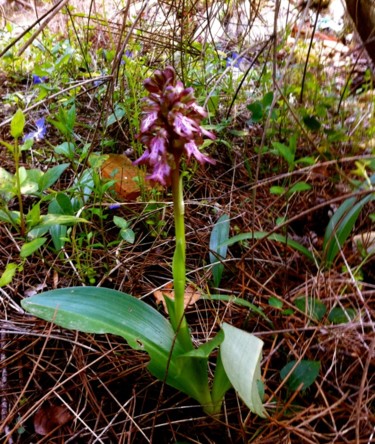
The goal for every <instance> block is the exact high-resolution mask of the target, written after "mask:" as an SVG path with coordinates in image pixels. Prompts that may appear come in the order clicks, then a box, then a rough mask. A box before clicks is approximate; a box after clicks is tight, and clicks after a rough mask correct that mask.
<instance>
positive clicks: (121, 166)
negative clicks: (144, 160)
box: [101, 154, 144, 201]
mask: <svg viewBox="0 0 375 444" xmlns="http://www.w3.org/2000/svg"><path fill="white" fill-rule="evenodd" d="M101 172H102V177H103V178H104V179H111V180H115V181H116V183H115V185H114V190H115V191H116V194H117V195H118V197H119V198H120V199H121V200H128V201H129V200H136V199H137V197H138V196H139V195H140V194H141V190H140V188H139V185H138V183H139V182H138V178H140V179H141V180H144V173H143V171H142V170H140V169H139V168H138V167H136V166H134V165H133V164H132V162H131V160H130V159H129V158H128V157H126V156H125V154H109V155H108V159H107V160H106V161H105V162H104V163H103V165H102V167H101Z"/></svg>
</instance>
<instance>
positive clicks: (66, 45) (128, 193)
mask: <svg viewBox="0 0 375 444" xmlns="http://www.w3.org/2000/svg"><path fill="white" fill-rule="evenodd" d="M96 3H98V4H99V3H100V5H96ZM118 3H119V5H117V3H116V2H113V3H111V8H113V9H111V10H110V11H109V10H107V11H105V12H103V10H102V9H101V8H102V7H103V5H102V4H101V2H88V5H86V6H87V7H86V8H85V9H84V12H82V13H80V11H79V10H78V9H75V8H78V6H77V4H76V2H71V9H69V10H68V9H62V10H61V13H59V14H57V15H56V16H55V17H54V20H53V21H51V22H50V23H49V25H48V26H49V27H48V26H47V25H46V27H45V28H44V29H43V32H41V33H40V35H38V36H35V40H34V41H33V43H31V42H28V41H27V39H28V38H30V36H31V35H33V32H35V31H36V29H37V28H36V27H34V28H32V29H31V30H30V31H29V33H28V34H26V35H25V37H23V39H20V40H19V41H17V42H15V43H14V44H13V45H10V46H9V48H6V47H7V45H8V44H9V43H10V42H13V39H14V37H15V36H17V35H19V30H20V28H17V26H16V24H11V23H12V21H11V20H10V21H8V20H6V19H5V18H4V20H5V23H7V26H4V30H3V31H1V32H0V52H1V53H2V55H1V57H0V100H1V107H0V140H1V141H3V142H5V145H4V144H3V146H0V167H1V170H0V302H1V304H0V332H1V336H0V346H1V347H0V370H1V382H0V403H1V422H0V440H1V442H4V443H7V444H12V443H25V444H28V443H38V444H42V443H56V444H57V443H75V444H79V443H82V444H86V443H116V444H117V443H151V442H153V443H155V444H158V443H200V444H206V443H207V444H208V443H250V442H252V443H258V444H266V443H316V444H322V443H327V444H330V443H358V444H360V443H371V442H374V440H375V410H374V405H375V404H374V401H375V400H374V393H375V390H374V388H375V380H374V365H375V352H374V348H375V272H374V263H375V262H374V255H373V254H374V251H375V248H374V239H375V231H374V230H373V221H374V219H375V217H374V214H375V209H374V204H373V195H374V193H373V186H374V183H375V175H374V171H375V156H374V150H375V146H374V145H375V144H374V127H375V119H374V104H375V97H374V92H373V84H372V74H371V72H372V69H371V68H372V67H371V64H370V62H369V60H368V58H367V57H366V56H365V55H364V54H363V53H362V52H361V48H360V46H359V45H358V42H357V41H356V39H355V38H353V39H351V40H350V39H347V38H344V37H342V35H343V32H344V34H345V36H347V34H348V33H349V31H350V29H349V28H348V25H347V24H343V23H338V20H339V19H337V17H332V14H330V13H329V12H327V11H328V10H324V11H323V13H324V14H322V16H324V17H325V22H324V21H323V22H324V23H329V25H328V28H323V26H324V23H323V25H321V26H322V28H321V29H314V23H318V20H316V21H315V18H316V15H314V14H315V12H314V11H311V10H305V9H304V7H303V6H300V7H299V8H297V6H296V5H295V4H293V3H292V2H284V1H283V2H282V7H283V8H284V7H287V6H288V5H292V6H293V8H292V9H293V10H291V11H289V10H288V9H285V10H283V11H282V12H280V16H279V19H280V26H281V22H282V21H283V20H284V22H285V20H286V17H289V18H288V20H290V26H288V27H287V28H286V29H285V30H283V28H280V29H282V30H281V31H280V33H279V34H278V39H277V40H274V39H272V29H273V25H272V26H271V25H270V21H269V20H270V19H269V17H271V12H272V11H273V8H272V7H271V8H269V9H267V4H266V5H264V4H263V2H262V12H263V19H264V17H268V21H267V24H268V25H269V27H265V30H263V31H264V34H263V35H262V36H260V34H259V28H257V23H258V22H257V21H256V20H258V19H259V17H260V15H258V14H256V20H254V21H253V22H251V21H249V20H248V19H246V14H248V13H249V11H246V8H245V6H244V5H245V4H247V2H244V3H241V2H237V3H238V4H237V5H234V4H233V5H232V4H231V5H229V6H228V5H227V4H226V2H223V5H221V6H222V8H224V9H222V11H221V12H220V11H219V10H216V9H212V8H214V6H212V5H215V2H213V3H212V5H211V7H210V8H211V9H210V8H208V6H204V5H203V3H204V2H196V4H194V7H193V6H191V9H187V7H186V4H185V2H182V4H181V5H179V4H177V3H176V2H172V1H171V2H161V1H160V2H156V1H155V2H152V5H151V3H150V5H149V7H148V9H144V10H142V8H143V7H144V5H145V4H144V3H143V2H134V4H133V2H132V8H133V9H131V10H129V11H127V13H128V17H132V20H130V21H125V22H123V21H122V20H123V17H124V13H125V12H126V2H124V5H122V4H121V2H118ZM193 3H194V2H193ZM201 3H202V4H201ZM208 3H209V4H211V3H210V2H208ZM229 3H231V2H229ZM234 3H236V2H234ZM272 4H273V2H271V6H272ZM90 5H91V6H92V9H90V8H89V7H90ZM184 5H185V6H184ZM120 6H121V7H120ZM268 6H269V5H268ZM42 7H43V10H42V9H41V8H42ZM48 7H49V4H48V5H46V4H44V5H42V4H39V3H38V5H37V12H38V13H39V14H40V13H41V12H42V11H47V10H48V9H47V8H48ZM96 7H97V8H98V9H96ZM38 8H39V9H38ZM152 8H155V9H152ZM181 8H182V9H181ZM184 8H185V9H184ZM194 8H195V9H194ZM241 8H242V9H241ZM29 10H30V11H29V12H28V14H29V13H30V14H31V15H30V17H32V16H34V14H35V11H32V8H29ZM89 10H90V12H88V11H89ZM114 11H115V12H114ZM119 11H123V12H124V11H125V12H124V13H120V12H119ZM155 11H157V13H156V12H155ZM223 11H224V12H223ZM288 11H289V12H290V14H289V15H288V14H286V15H283V14H284V12H288ZM16 13H17V15H16V16H15V17H17V20H18V21H20V20H21V18H20V17H24V16H25V14H24V10H21V13H20V10H19V9H18V10H17V11H16ZM90 14H91V15H90ZM131 14H133V16H132V15H131ZM153 14H154V15H153ZM194 14H195V15H196V16H199V17H206V16H209V17H210V20H209V21H208V23H209V25H207V23H206V24H202V23H204V22H203V19H202V21H201V22H199V20H196V21H194V20H193V18H192V17H194V16H195V15H194ZM210 14H212V15H210ZM267 14H270V15H269V16H268V15H267ZM304 14H306V15H304ZM5 17H6V15H5ZM134 17H138V18H137V20H138V21H137V22H136V24H137V26H136V29H133V28H132V27H131V26H132V25H131V24H132V23H133V24H134V23H135V18H134ZM88 18H89V20H87V19H88ZM329 20H331V21H330V22H329ZM239 22H240V23H242V22H244V23H245V22H246V23H250V22H251V23H253V28H252V29H253V30H254V34H253V37H251V38H252V39H253V40H250V41H247V40H246V39H247V37H246V36H247V35H248V34H247V33H246V32H243V30H242V31H241V29H240V27H239V25H238V23H239ZM123 23H125V24H124V26H122V25H123ZM231 23H232V24H233V23H237V27H236V29H235V30H234V25H233V26H232V27H231V26H230V24H231ZM288 23H289V22H288ZM319 23H320V22H319ZM151 24H152V25H151ZM176 24H177V25H178V26H177V25H176ZM224 24H225V26H224ZM333 24H336V25H337V26H339V29H337V28H334V26H333ZM22 25H23V26H25V25H24V24H22ZM175 25H176V26H175ZM193 25H194V26H193ZM150 26H151V28H150ZM152 26H154V27H152ZM220 26H221V27H222V29H221V28H220ZM176 29H177V30H176ZM199 29H200V31H199V32H198V30H199ZM88 30H90V32H89V31H88ZM181 30H184V33H183V35H182V36H181V34H180V31H181ZM267 30H270V32H269V33H268V31H267ZM213 31H215V32H217V34H215V36H213ZM266 31H267V32H266ZM244 36H245V37H244ZM211 37H212V40H210V39H211ZM23 45H25V46H23ZM4 48H6V50H5V51H4ZM23 48H24V51H22V49H23ZM121 49H123V50H124V51H123V52H124V54H125V56H124V57H122V54H120V56H119V57H118V55H119V53H120V52H121ZM116 60H117V63H116ZM167 64H172V65H174V66H175V67H176V71H177V72H178V73H179V76H180V77H181V78H182V79H183V80H184V82H185V83H186V84H189V85H191V86H193V87H194V89H195V93H196V97H197V98H198V100H199V101H200V103H201V104H202V105H205V106H206V108H207V109H208V110H209V112H210V116H209V119H208V122H207V124H208V127H209V129H210V130H211V131H214V132H215V133H216V135H217V139H216V141H215V142H214V143H212V144H210V145H207V146H206V147H205V151H206V152H207V153H208V154H209V155H210V156H211V157H212V158H213V159H215V161H216V164H215V165H206V166H200V165H199V166H197V165H195V164H194V162H191V163H190V164H187V165H184V172H185V177H184V181H185V195H184V197H185V221H186V236H187V262H186V268H187V271H188V275H187V277H188V281H189V283H190V284H191V285H192V286H193V287H194V289H195V291H196V295H197V297H196V300H195V301H194V303H193V304H191V305H189V306H188V307H187V308H186V316H187V319H188V322H189V325H190V327H191V331H192V335H193V337H194V341H195V342H196V344H202V343H204V342H206V341H207V340H208V339H210V338H212V337H213V335H214V334H215V333H216V332H217V331H218V330H219V328H220V325H221V324H222V323H223V322H228V323H230V324H232V325H234V326H237V327H239V328H241V329H243V330H246V331H248V332H251V333H253V334H255V335H256V336H257V337H258V338H260V339H262V340H263V341H264V346H263V359H262V362H261V371H262V381H263V383H264V387H265V395H264V406H265V409H266V411H267V418H265V419H264V418H260V417H258V416H256V415H254V414H253V413H251V412H250V411H249V409H248V407H246V406H245V404H244V403H243V402H242V400H241V399H240V398H239V397H238V396H237V394H236V392H235V391H234V390H230V391H229V392H228V393H227V396H226V398H225V402H224V407H223V410H222V413H221V414H220V415H218V416H215V417H210V416H207V415H205V414H204V413H203V411H202V409H201V407H200V406H199V405H198V404H197V403H196V402H195V401H193V400H192V399H191V398H189V397H187V396H186V395H184V394H182V393H180V392H178V391H177V390H175V389H172V388H170V387H168V386H166V385H164V384H162V383H161V382H159V381H156V380H155V378H154V377H153V376H151V375H150V373H149V372H148V370H147V364H148V358H147V355H146V354H144V353H143V352H140V351H136V350H133V349H131V348H130V347H129V346H128V345H127V343H126V342H125V341H124V340H123V339H122V338H119V337H117V336H112V335H93V334H85V333H79V332H76V331H69V330H66V329H62V328H60V327H58V326H56V325H54V324H53V323H47V322H45V321H42V320H40V319H37V318H36V317H33V316H31V315H29V314H27V313H26V312H25V311H24V310H23V309H22V307H21V301H22V300H23V299H24V298H27V297H29V296H31V295H33V294H36V293H39V292H41V291H44V290H51V289H55V288H65V287H72V286H84V285H96V286H100V287H108V288H113V289H117V290H121V291H123V292H125V293H128V294H131V295H135V296H137V297H139V298H141V299H142V300H144V301H146V302H147V303H149V304H150V305H152V306H153V307H155V308H157V309H158V310H159V311H160V312H161V313H163V315H165V316H167V314H166V313H165V311H164V308H163V306H162V304H159V303H158V300H157V296H158V293H157V291H158V290H161V289H163V288H164V287H166V286H167V285H170V283H171V281H172V274H171V263H172V256H173V251H174V228H173V208H172V197H171V194H170V191H169V190H168V189H166V190H163V189H161V188H154V189H152V188H151V187H150V186H149V185H145V186H144V187H141V189H140V190H138V188H137V191H136V192H135V195H134V194H132V190H129V186H130V185H129V182H127V181H126V180H125V179H123V177H125V174H136V175H137V174H142V173H139V170H138V169H133V168H134V167H132V166H129V164H128V163H127V162H126V161H125V160H124V156H125V154H126V155H127V156H128V157H129V159H130V160H131V161H133V160H135V159H136V158H138V157H139V155H140V152H141V150H142V147H140V145H139V142H138V141H137V139H136V137H135V135H136V133H137V131H138V128H139V121H140V103H141V102H140V99H141V97H142V96H144V94H145V92H144V90H143V87H142V82H143V81H144V80H145V78H146V77H148V76H150V75H151V74H152V72H153V71H154V70H155V69H157V68H161V67H164V66H165V65H167ZM116 74H118V75H116ZM110 76H112V77H110ZM94 77H95V79H97V80H96V83H95V84H94V83H93V79H94ZM90 82H91V83H90ZM18 108H21V109H23V112H24V115H25V116H26V127H25V128H26V129H25V133H26V132H30V131H34V132H35V130H36V131H38V130H41V128H39V127H38V125H39V124H38V120H39V119H40V118H41V117H44V116H45V117H46V119H47V120H46V122H47V123H46V124H45V128H44V126H43V131H44V130H45V132H43V131H42V130H41V131H40V133H39V136H38V135H37V136H35V137H34V143H33V144H32V146H27V147H26V148H24V150H23V151H22V152H21V155H20V159H19V165H18V169H20V168H21V169H22V168H24V170H22V171H26V170H34V173H32V174H29V175H28V173H26V172H24V173H22V174H24V175H25V177H26V179H27V181H26V182H27V183H26V182H25V183H24V184H25V187H24V188H23V191H22V199H21V201H22V204H23V211H24V213H25V215H27V216H26V222H27V224H26V225H27V226H26V227H24V230H23V229H22V227H21V226H20V224H19V222H18V221H17V220H16V218H12V214H13V215H14V214H16V213H15V212H20V200H19V199H18V198H17V196H16V193H14V187H13V188H12V189H10V188H9V187H8V188H7V183H8V182H9V181H11V180H13V175H15V174H16V173H17V163H16V161H15V156H14V150H13V151H12V149H9V144H13V143H14V140H13V138H12V137H11V131H10V125H9V123H10V120H11V118H12V116H13V115H14V113H15V112H16V110H17V109H18ZM43 125H44V123H43ZM6 144H8V146H7V145H6ZM103 155H105V156H107V157H105V158H101V157H100V156H103ZM119 155H121V156H120V157H119ZM98 159H99V160H100V159H101V161H98ZM103 159H104V162H106V161H107V162H108V163H107V164H105V163H104V164H103ZM63 163H67V164H68V166H67V168H66V169H65V170H64V171H63V172H62V174H61V175H60V176H59V177H58V178H57V180H56V181H55V182H54V183H53V184H52V185H51V186H48V187H46V189H44V190H43V192H41V193H38V192H37V190H35V189H34V191H33V190H32V189H31V190H30V188H27V187H26V185H27V186H29V187H32V186H33V180H34V178H35V177H36V176H35V175H38V174H39V175H41V174H42V173H46V172H47V171H49V170H50V169H51V168H52V167H53V166H56V165H61V164H63ZM104 165H107V167H106V168H107V170H109V172H108V171H106V168H105V167H104ZM36 170H38V171H39V173H35V171H36ZM119 170H120V171H121V174H122V179H121V181H120V182H121V183H120V186H117V188H115V190H114V189H113V188H112V187H108V186H107V184H106V183H107V182H108V180H107V181H106V180H105V177H107V178H108V177H109V178H113V177H114V176H115V177H116V178H117V176H116V175H117V174H118V171H119ZM14 177H15V176H14ZM11 178H12V179H11ZM26 179H25V180H26ZM12 193H13V194H12ZM57 195H58V196H60V197H61V196H65V197H63V198H62V199H65V198H66V199H68V200H69V201H70V202H73V200H74V199H76V201H80V200H79V199H82V200H81V201H80V202H82V205H81V207H80V210H79V212H78V213H79V214H78V213H75V214H74V217H75V216H77V214H78V215H79V216H81V217H84V218H85V219H87V220H89V224H86V223H77V224H74V225H70V226H68V227H64V228H62V229H61V227H60V228H59V229H61V230H62V231H60V235H61V236H62V237H63V238H64V242H63V243H62V244H61V245H60V244H58V245H60V247H61V248H57V244H56V243H55V242H58V241H56V237H54V233H53V231H46V232H45V233H43V234H42V235H40V236H39V235H37V234H35V231H34V232H33V231H32V230H33V229H35V227H36V226H37V225H38V223H39V222H40V220H41V215H45V214H47V213H48V212H51V210H50V208H51V207H50V206H49V205H50V204H51V202H55V200H56V196H57ZM54 199H55V200H54ZM364 199H367V200H366V201H365V200H364ZM353 208H354V209H356V211H354V210H353ZM338 211H339V212H341V217H340V218H338V217H336V218H335V214H336V215H337V214H338ZM17 214H19V213H17ZM224 214H226V215H228V216H229V220H230V234H229V236H230V237H232V236H235V235H240V234H246V233H247V234H248V233H250V234H251V233H253V235H252V236H251V235H249V236H247V237H246V236H244V237H243V238H242V240H241V241H238V242H236V243H233V245H231V246H230V247H229V248H228V251H227V253H226V256H225V257H224V258H222V259H221V260H222V263H223V264H224V271H223V275H222V278H221V280H220V281H219V283H218V285H214V284H213V278H212V263H211V261H210V238H211V233H212V230H213V229H214V227H215V224H216V222H217V221H218V219H219V218H220V216H222V215H224ZM9 215H10V216H9ZM72 216H73V214H72ZM116 217H117V219H116ZM120 219H121V220H122V221H125V222H126V228H125V229H123V230H121V231H120V227H119V225H118V224H116V223H115V221H116V220H117V222H118V221H119V220H120ZM25 230H26V231H25ZM22 231H24V232H22ZM30 233H31V234H30ZM61 233H62V234H61ZM254 233H262V235H259V236H258V237H256V236H255V235H254ZM38 236H39V237H38ZM35 237H37V238H43V239H46V240H45V241H43V243H42V244H41V245H40V246H39V248H35V249H33V248H34V245H30V244H32V240H33V239H34V238H35ZM25 245H26V247H25ZM27 248H29V251H28V252H25V251H27ZM9 264H10V265H9ZM1 273H3V274H2V275H1ZM291 362H294V363H295V365H296V367H297V368H299V370H300V373H299V374H297V373H294V374H293V377H294V378H295V379H294V381H292V379H293V378H291V377H290V376H291V375H289V376H285V373H283V369H285V368H286V366H287V365H288V364H289V363H291ZM290 368H291V367H290ZM316 368H318V372H317V374H316V375H315V374H314V369H316ZM296 382H297V386H296Z"/></svg>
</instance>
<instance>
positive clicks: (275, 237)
mask: <svg viewBox="0 0 375 444" xmlns="http://www.w3.org/2000/svg"><path fill="white" fill-rule="evenodd" d="M264 238H267V239H269V240H272V241H276V242H281V243H283V244H285V245H287V246H288V247H291V248H293V249H294V250H296V251H298V252H300V253H302V254H303V255H304V256H306V257H307V258H308V259H309V260H310V261H311V262H315V260H314V256H313V255H312V253H311V252H310V251H309V250H308V249H307V248H306V247H304V246H303V245H301V244H300V243H298V242H296V241H294V240H293V239H289V238H288V237H287V236H284V235H283V234H278V233H272V234H269V233H267V232H265V231H254V233H241V234H237V235H236V236H233V237H231V238H229V239H228V240H227V241H225V242H223V244H221V245H227V246H228V247H229V246H230V245H234V244H235V243H237V242H241V241H245V240H259V239H264Z"/></svg>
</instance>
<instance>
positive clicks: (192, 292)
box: [154, 282, 201, 311]
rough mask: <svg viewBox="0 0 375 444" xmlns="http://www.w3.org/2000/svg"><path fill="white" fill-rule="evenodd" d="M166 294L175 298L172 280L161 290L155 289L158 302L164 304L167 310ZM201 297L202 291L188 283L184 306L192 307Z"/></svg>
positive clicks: (170, 297)
mask: <svg viewBox="0 0 375 444" xmlns="http://www.w3.org/2000/svg"><path fill="white" fill-rule="evenodd" d="M164 296H166V297H168V298H169V299H172V300H174V291H173V283H172V282H168V284H167V285H165V286H164V287H163V288H162V289H161V290H156V291H154V298H155V299H156V303H157V304H163V307H164V310H165V311H167V306H166V303H165V300H164ZM200 297H201V293H199V292H198V291H197V289H196V288H195V287H194V286H193V285H191V284H188V285H187V287H186V289H185V294H184V307H185V308H187V307H191V306H192V305H194V304H195V303H196V302H197V301H198V300H199V299H200Z"/></svg>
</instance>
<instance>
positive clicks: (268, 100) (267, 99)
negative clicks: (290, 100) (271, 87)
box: [262, 91, 273, 108]
mask: <svg viewBox="0 0 375 444" xmlns="http://www.w3.org/2000/svg"><path fill="white" fill-rule="evenodd" d="M272 102H273V92H272V91H269V92H268V93H266V94H264V96H263V99H262V103H263V106H264V107H265V108H269V107H270V106H271V105H272Z"/></svg>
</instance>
